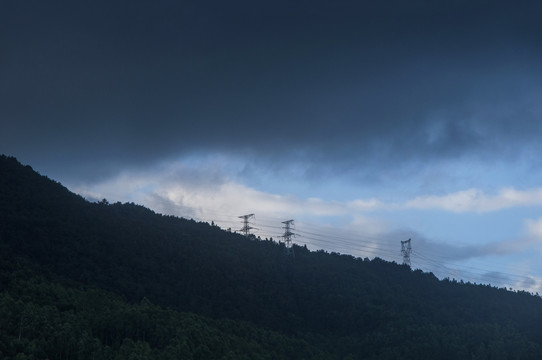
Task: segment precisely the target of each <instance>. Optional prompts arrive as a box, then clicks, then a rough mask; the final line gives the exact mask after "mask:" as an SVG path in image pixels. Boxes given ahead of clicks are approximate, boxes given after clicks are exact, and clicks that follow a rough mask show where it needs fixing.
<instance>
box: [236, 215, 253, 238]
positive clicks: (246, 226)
mask: <svg viewBox="0 0 542 360" xmlns="http://www.w3.org/2000/svg"><path fill="white" fill-rule="evenodd" d="M251 217H254V214H248V215H241V216H239V219H243V227H242V228H241V229H240V230H239V231H241V232H242V233H243V234H245V236H248V235H250V230H251V229H254V228H253V227H252V226H250V221H249V220H250V218H251Z"/></svg>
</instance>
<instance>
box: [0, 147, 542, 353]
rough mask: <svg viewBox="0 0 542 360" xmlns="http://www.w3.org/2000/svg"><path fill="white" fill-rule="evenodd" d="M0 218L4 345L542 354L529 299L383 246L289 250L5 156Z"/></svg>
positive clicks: (71, 349) (538, 303)
mask: <svg viewBox="0 0 542 360" xmlns="http://www.w3.org/2000/svg"><path fill="white" fill-rule="evenodd" d="M0 219H1V223H0V261H1V270H2V278H1V279H0V280H1V283H0V284H1V285H2V288H3V292H2V295H1V296H2V297H1V298H0V355H2V357H3V358H15V356H17V354H19V355H20V356H28V358H31V357H30V356H33V358H59V359H60V358H74V359H79V358H81V359H83V358H85V359H86V358H89V359H90V358H96V359H97V358H103V359H123V358H129V356H130V354H135V353H137V354H143V355H145V354H146V355H145V356H147V358H164V359H166V358H167V359H170V358H194V359H195V358H201V359H208V358H209V359H210V358H217V359H220V358H221V359H227V358H231V359H241V358H247V359H256V358H258V359H259V358H262V359H265V358H268V359H274V358H292V359H295V358H299V359H301V358H306V359H308V358H322V359H329V358H337V359H343V358H349V359H350V358H351V359H358V358H359V359H399V358H401V359H466V358H472V359H500V358H503V359H515V358H518V359H539V358H542V345H541V344H542V325H541V324H542V299H541V298H540V297H538V296H533V295H530V294H528V293H526V292H511V291H507V290H505V289H497V288H493V287H491V286H483V285H474V284H463V283H458V282H456V281H450V280H438V279H437V278H436V277H435V276H433V275H432V274H428V273H422V272H421V271H412V270H411V269H410V268H408V267H406V266H404V265H398V264H395V263H390V262H386V261H384V260H381V259H378V258H375V259H373V260H368V259H365V260H363V259H359V258H354V257H352V256H348V255H339V254H336V253H331V254H329V253H326V252H324V251H316V252H311V251H309V250H307V249H306V248H302V247H296V248H295V258H292V257H288V256H285V251H284V250H285V249H284V246H283V245H281V244H278V243H276V242H273V241H272V240H267V239H265V240H261V239H256V238H254V237H248V238H247V237H244V236H241V235H238V234H235V233H230V232H226V231H223V230H221V229H220V228H218V227H216V226H212V225H209V224H207V223H200V222H196V221H193V220H187V219H183V218H177V217H173V216H164V215H160V214H156V213H154V212H153V211H151V210H149V209H147V208H144V207H142V206H139V205H135V204H133V203H129V204H121V203H114V204H109V203H108V202H107V201H106V200H104V201H101V202H99V203H92V202H88V201H86V200H85V199H83V198H82V197H80V196H78V195H75V194H73V193H71V192H70V191H68V190H67V189H66V188H65V187H63V186H62V185H61V184H59V183H57V182H54V181H52V180H50V179H48V178H46V177H44V176H41V175H39V174H38V173H36V172H34V171H33V170H32V169H31V168H30V167H29V166H23V165H21V164H20V163H19V162H18V161H17V160H16V159H15V158H12V157H6V156H0ZM47 329H49V330H47ZM64 340H65V341H64ZM40 351H41V352H40ZM175 351H177V352H175ZM22 354H25V355H22ZM143 355H142V356H143ZM20 358H22V357H20ZM141 358H145V357H141Z"/></svg>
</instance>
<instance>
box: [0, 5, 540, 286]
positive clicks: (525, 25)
mask: <svg viewBox="0 0 542 360" xmlns="http://www.w3.org/2000/svg"><path fill="white" fill-rule="evenodd" d="M541 15H542V3H540V2H537V1H521V0H520V1H514V2H510V1H499V0H496V1H481V0H469V1H462V0H458V1H429V0H419V1H408V2H406V1H398V0H393V1H322V0H312V1H292V0H290V1H282V0H275V1H272V2H262V1H234V0H233V1H227V2H226V1H211V0H209V1H204V0H199V1H168V0H164V1H142V0H131V1H102V0H93V1H87V0H82V1H76V2H75V1H61V0H51V1H39V0H28V1H27V0H23V1H21V0H15V1H12V0H4V1H2V2H1V4H0V49H1V52H0V126H1V127H0V128H1V131H0V153H3V154H6V155H11V156H15V157H16V158H18V159H19V161H21V162H23V163H25V164H29V165H31V166H32V167H33V168H34V169H36V170H37V171H39V172H40V173H41V174H43V175H47V176H48V177H50V178H52V179H55V180H57V181H60V182H61V183H63V184H64V185H65V186H67V187H68V188H69V189H70V190H72V191H74V192H76V193H79V194H81V195H83V196H84V197H86V198H87V199H89V200H90V201H97V200H100V199H103V198H106V199H108V200H109V201H110V202H116V201H120V202H136V203H139V204H143V205H145V206H148V207H150V208H151V209H153V210H154V211H156V212H159V213H164V214H171V215H176V216H181V217H186V218H194V219H197V220H200V221H208V222H211V221H213V222H215V223H216V224H217V225H219V226H221V227H223V228H224V229H227V228H231V229H232V230H233V231H235V230H239V229H240V228H241V227H242V225H243V224H242V222H241V221H242V220H241V219H240V218H239V216H240V215H244V214H250V213H254V214H255V217H254V218H253V219H251V221H252V223H251V224H252V226H253V227H254V228H255V229H253V233H254V234H255V235H257V236H260V237H262V238H265V237H267V238H269V237H273V239H275V240H277V241H278V240H280V239H281V238H280V236H281V234H282V232H283V231H284V230H283V229H282V228H281V227H282V226H283V224H282V223H281V222H282V221H285V220H289V219H294V220H295V232H296V234H298V236H297V237H295V238H294V242H295V243H296V244H299V245H306V246H307V247H309V248H310V249H325V250H327V251H336V252H340V253H346V254H352V255H354V256H360V257H369V258H373V257H376V256H378V257H381V258H384V259H386V260H391V261H396V262H399V263H401V262H402V257H401V252H400V250H401V244H400V241H404V240H407V239H409V238H410V239H412V248H413V250H412V254H411V264H412V267H413V268H415V269H418V268H419V269H422V270H424V271H432V272H434V273H435V274H436V275H437V276H439V277H440V278H445V277H449V278H456V279H463V280H465V281H471V282H476V283H491V284H492V285H494V286H499V287H512V288H514V289H522V290H527V291H530V292H540V293H542V261H541V258H542V156H541V155H542V149H541V146H540V138H541V135H542V101H541V100H542V66H541V65H540V64H542V45H541V44H542V22H540V17H541Z"/></svg>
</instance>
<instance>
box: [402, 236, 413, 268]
mask: <svg viewBox="0 0 542 360" xmlns="http://www.w3.org/2000/svg"><path fill="white" fill-rule="evenodd" d="M411 252H412V246H411V245H410V239H408V240H405V241H401V255H402V256H403V265H408V267H410V253H411Z"/></svg>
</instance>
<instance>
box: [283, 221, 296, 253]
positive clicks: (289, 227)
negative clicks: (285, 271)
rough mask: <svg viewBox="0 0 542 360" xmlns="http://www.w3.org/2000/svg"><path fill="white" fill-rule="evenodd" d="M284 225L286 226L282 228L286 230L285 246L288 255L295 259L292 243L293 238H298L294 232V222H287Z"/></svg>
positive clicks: (284, 236) (284, 235)
mask: <svg viewBox="0 0 542 360" xmlns="http://www.w3.org/2000/svg"><path fill="white" fill-rule="evenodd" d="M282 223H283V224H284V226H283V227H282V228H283V229H284V234H282V238H283V239H284V245H285V246H286V255H288V256H294V257H295V254H294V248H293V243H292V237H295V236H296V234H295V233H293V232H292V226H293V225H294V221H293V220H286V221H283V222H282Z"/></svg>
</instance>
